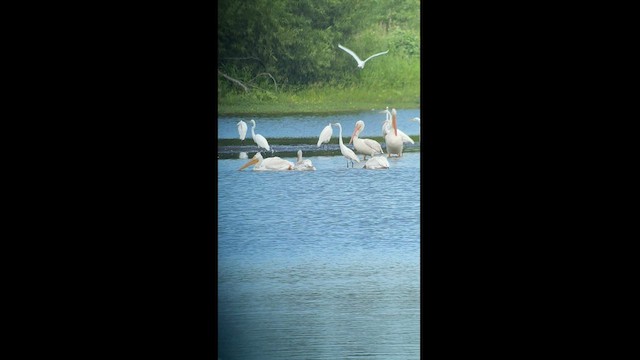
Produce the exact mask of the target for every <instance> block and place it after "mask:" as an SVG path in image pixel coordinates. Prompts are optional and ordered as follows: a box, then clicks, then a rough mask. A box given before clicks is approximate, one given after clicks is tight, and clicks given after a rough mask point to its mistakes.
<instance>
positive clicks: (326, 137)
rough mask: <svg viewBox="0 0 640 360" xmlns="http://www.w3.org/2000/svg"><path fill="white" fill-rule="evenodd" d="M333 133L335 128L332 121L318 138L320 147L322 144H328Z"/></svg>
mask: <svg viewBox="0 0 640 360" xmlns="http://www.w3.org/2000/svg"><path fill="white" fill-rule="evenodd" d="M332 135H333V128H332V127H331V123H329V125H327V126H325V127H324V129H322V132H321V133H320V137H319V138H318V147H320V145H322V144H328V143H329V141H330V140H331V136H332Z"/></svg>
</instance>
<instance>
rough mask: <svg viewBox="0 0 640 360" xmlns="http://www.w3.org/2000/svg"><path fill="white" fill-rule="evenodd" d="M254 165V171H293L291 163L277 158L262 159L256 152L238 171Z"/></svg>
mask: <svg viewBox="0 0 640 360" xmlns="http://www.w3.org/2000/svg"><path fill="white" fill-rule="evenodd" d="M251 165H254V167H253V170H254V171H280V170H293V166H294V165H293V163H292V162H291V161H287V160H284V159H281V158H279V157H277V156H274V157H270V158H266V159H265V158H263V157H262V154H260V153H259V152H257V153H256V154H255V155H254V156H253V157H252V158H251V160H249V161H248V162H247V163H246V164H244V165H242V167H241V168H240V169H238V170H242V169H244V168H246V167H249V166H251Z"/></svg>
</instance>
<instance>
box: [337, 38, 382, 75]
mask: <svg viewBox="0 0 640 360" xmlns="http://www.w3.org/2000/svg"><path fill="white" fill-rule="evenodd" d="M338 47H339V48H340V49H342V50H344V51H346V52H347V53H348V54H349V55H351V56H353V58H354V59H356V61H357V62H358V67H359V68H360V69H364V63H366V62H367V61H369V60H370V59H371V58H374V57H376V56H380V55H384V54H386V53H388V52H389V50H387V51H384V52H381V53H377V54H373V55H371V56H369V57H368V58H367V60H365V61H362V60H360V58H359V57H358V55H356V53H354V52H353V51H351V50H349V49H347V48H346V47H344V46H342V45H340V44H338Z"/></svg>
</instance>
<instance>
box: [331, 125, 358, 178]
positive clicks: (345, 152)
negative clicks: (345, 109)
mask: <svg viewBox="0 0 640 360" xmlns="http://www.w3.org/2000/svg"><path fill="white" fill-rule="evenodd" d="M333 125H334V126H337V127H338V129H339V130H340V132H339V135H338V141H339V142H340V152H341V153H342V156H344V157H345V158H346V159H347V168H348V167H349V161H351V167H353V162H354V161H355V162H357V163H359V162H360V159H358V156H356V153H354V152H353V150H351V149H349V148H348V147H347V146H346V145H345V144H344V143H343V142H342V125H340V123H335V124H333Z"/></svg>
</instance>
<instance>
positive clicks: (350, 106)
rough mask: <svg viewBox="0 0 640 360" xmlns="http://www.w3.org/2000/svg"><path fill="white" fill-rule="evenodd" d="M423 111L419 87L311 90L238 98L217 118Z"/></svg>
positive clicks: (223, 103) (222, 106) (228, 100)
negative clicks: (377, 111) (396, 109)
mask: <svg viewBox="0 0 640 360" xmlns="http://www.w3.org/2000/svg"><path fill="white" fill-rule="evenodd" d="M386 106H389V107H395V108H398V109H405V108H418V107H420V85H419V83H418V84H417V86H414V87H407V88H405V89H402V90H386V89H368V88H365V89H363V88H349V89H333V88H328V87H326V88H312V89H305V90H301V91H289V92H278V93H274V92H262V93H260V94H246V95H244V94H237V95H235V96H227V97H225V98H223V99H221V100H220V101H219V102H218V115H222V116H228V115H241V116H244V115H289V114H318V113H343V112H354V111H366V110H371V109H381V108H384V107H386Z"/></svg>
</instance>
